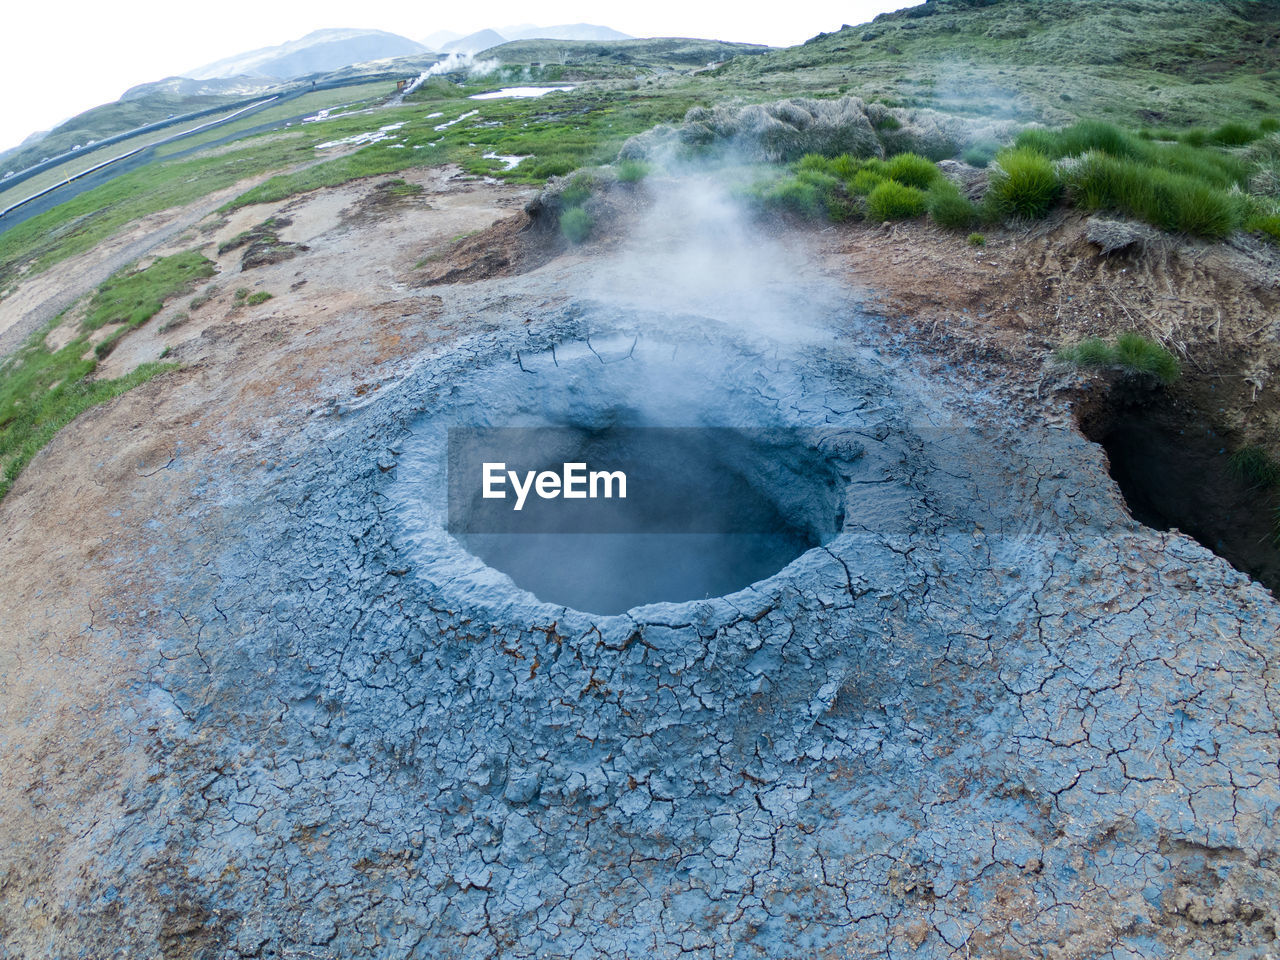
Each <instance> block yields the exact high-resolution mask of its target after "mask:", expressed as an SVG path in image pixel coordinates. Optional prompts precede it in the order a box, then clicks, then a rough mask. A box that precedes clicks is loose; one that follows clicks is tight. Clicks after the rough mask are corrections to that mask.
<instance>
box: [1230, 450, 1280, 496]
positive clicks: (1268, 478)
mask: <svg viewBox="0 0 1280 960" xmlns="http://www.w3.org/2000/svg"><path fill="white" fill-rule="evenodd" d="M1228 463H1229V464H1230V466H1231V471H1232V472H1233V473H1234V474H1235V475H1236V476H1237V477H1239V478H1240V479H1241V480H1243V481H1245V482H1246V483H1251V484H1253V485H1254V486H1258V487H1264V488H1266V487H1274V486H1277V485H1280V463H1277V462H1276V461H1275V459H1273V458H1272V456H1271V455H1270V454H1269V453H1268V452H1267V451H1266V450H1265V449H1264V448H1263V447H1257V446H1250V447H1241V448H1240V449H1239V450H1237V451H1236V452H1235V453H1233V454H1231V457H1230V459H1229V460H1228Z"/></svg>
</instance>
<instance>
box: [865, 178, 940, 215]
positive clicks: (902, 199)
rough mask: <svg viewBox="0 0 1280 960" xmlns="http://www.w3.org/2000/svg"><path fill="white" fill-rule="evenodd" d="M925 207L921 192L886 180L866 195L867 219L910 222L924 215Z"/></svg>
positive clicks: (925, 200) (923, 196) (923, 194)
mask: <svg viewBox="0 0 1280 960" xmlns="http://www.w3.org/2000/svg"><path fill="white" fill-rule="evenodd" d="M926 206H927V199H926V197H925V193H924V191H923V190H920V189H918V188H916V187H909V186H906V185H905V184H902V183H899V182H898V181H896V180H886V181H885V182H884V183H882V184H880V186H878V187H876V188H875V189H874V190H872V191H871V192H870V193H869V194H867V219H868V220H879V221H886V220H910V219H911V218H912V217H918V216H920V214H922V213H924V212H925V208H926Z"/></svg>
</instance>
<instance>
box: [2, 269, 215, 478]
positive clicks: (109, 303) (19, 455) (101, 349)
mask: <svg viewBox="0 0 1280 960" xmlns="http://www.w3.org/2000/svg"><path fill="white" fill-rule="evenodd" d="M212 272H213V265H212V264H211V263H210V262H209V261H208V260H206V259H205V258H204V257H203V256H201V255H200V254H199V253H198V252H196V251H187V252H185V253H178V254H174V255H173V256H170V257H162V258H161V259H159V260H156V261H155V262H154V263H153V264H151V265H150V266H149V267H146V268H145V269H142V270H123V271H121V272H120V273H117V274H115V275H114V276H112V277H109V278H108V279H107V280H106V282H104V283H103V284H102V285H101V286H99V287H98V289H97V290H96V291H95V292H94V294H93V296H92V297H91V298H90V300H89V304H88V307H87V310H86V314H85V318H84V320H83V321H82V323H81V325H80V327H79V329H78V330H77V335H76V336H75V337H74V339H72V341H71V342H70V343H68V344H67V345H66V346H64V347H62V348H61V349H60V350H56V351H55V350H50V349H49V348H48V346H47V345H46V343H45V339H46V337H47V335H48V333H49V331H51V330H52V329H53V328H54V327H55V326H57V325H58V324H59V323H60V322H61V321H62V318H61V317H59V318H57V319H55V320H54V321H52V322H51V323H50V324H49V325H48V326H46V327H45V328H44V329H42V330H39V331H37V332H36V333H35V334H33V335H32V336H31V337H30V338H28V340H27V342H26V343H25V344H23V346H22V347H21V348H20V349H19V350H18V351H17V352H16V353H14V354H13V355H12V356H10V357H9V358H7V359H6V360H5V361H3V362H2V363H0V497H3V496H4V495H5V494H6V493H7V492H8V491H9V488H10V487H11V486H12V485H13V482H14V480H15V479H17V477H18V474H19V473H21V472H22V470H23V468H25V467H26V465H27V464H28V463H30V462H31V458H32V457H34V456H35V455H36V454H37V453H38V452H39V451H40V450H41V449H42V448H43V447H44V446H45V444H47V443H48V442H49V441H50V440H52V439H53V437H54V435H55V434H57V432H58V431H59V430H61V429H62V428H63V427H64V426H66V425H67V424H68V423H70V422H71V421H72V420H74V419H75V418H76V417H77V416H79V415H80V414H81V413H82V412H84V411H85V410H87V409H88V408H89V407H92V406H94V405H96V404H99V403H103V402H105V401H106V400H110V399H111V398H112V397H116V396H119V395H120V394H122V393H124V392H125V391H126V390H129V389H131V388H133V387H135V386H137V385H138V384H139V383H143V382H145V381H147V380H149V379H151V378H152V377H154V376H156V375H157V374H159V373H163V372H164V371H166V370H171V369H173V367H174V366H176V365H175V364H164V363H148V364H143V365H142V366H140V367H138V368H137V369H136V370H134V371H133V372H132V373H130V374H128V375H127V376H124V377H118V378H116V379H114V380H89V379H87V378H88V377H89V376H90V375H91V374H92V373H93V372H94V370H95V369H96V368H97V365H98V361H99V360H100V359H101V358H103V357H105V356H106V355H107V354H108V353H110V352H111V350H112V348H113V347H114V346H115V345H116V344H117V343H118V342H119V341H120V338H121V337H123V336H124V335H125V334H126V333H128V332H129V331H130V330H133V329H135V328H136V327H138V326H140V325H141V324H143V323H146V322H147V321H148V320H149V319H151V318H152V317H153V316H155V315H156V314H157V313H158V312H159V311H160V309H161V308H162V307H163V306H164V303H165V301H166V300H169V299H171V298H173V297H175V296H177V295H179V294H181V293H182V292H183V291H185V290H187V289H189V288H190V286H191V284H193V283H194V282H195V281H196V280H198V279H200V278H202V277H207V276H210V275H211V274H212ZM117 323H119V324H123V325H124V326H122V327H121V328H120V329H119V330H117V331H115V332H113V333H112V334H111V335H110V336H109V337H107V338H106V339H105V340H103V341H101V342H100V343H99V344H98V345H97V346H96V347H94V348H93V349H92V350H90V348H89V343H90V340H89V338H90V334H91V333H92V332H93V331H94V330H99V329H101V328H102V327H104V326H107V325H109V324H117Z"/></svg>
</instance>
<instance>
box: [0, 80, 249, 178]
mask: <svg viewBox="0 0 1280 960" xmlns="http://www.w3.org/2000/svg"><path fill="white" fill-rule="evenodd" d="M236 86H238V84H237V85H236ZM177 87H178V90H177V91H176V92H175V91H174V90H173V89H172V85H170V84H169V83H168V82H166V81H160V82H159V83H158V84H157V86H156V87H155V88H153V89H150V90H148V91H141V90H138V89H137V88H134V90H133V91H131V94H132V95H126V97H122V98H121V99H120V100H117V101H115V102H114V103H104V104H103V105H102V106H99V107H94V108H93V109H92V110H86V111H85V112H84V113H80V114H77V115H76V116H74V117H72V118H71V119H70V120H68V121H66V122H65V123H61V124H59V125H58V126H56V127H54V128H53V129H52V130H50V131H49V132H48V133H47V134H46V135H45V136H44V137H42V138H41V139H40V140H38V141H36V142H35V143H33V144H30V145H29V146H25V147H19V148H18V149H16V150H13V151H12V152H10V153H7V154H5V155H4V157H3V159H2V160H0V174H3V173H4V172H5V171H6V170H15V171H17V170H22V169H24V168H26V167H29V166H32V165H33V164H36V163H39V162H40V161H41V160H42V159H44V158H45V157H53V156H56V155H58V154H60V153H63V152H65V151H67V150H70V149H71V148H72V147H73V146H75V145H76V144H81V145H82V146H87V145H89V144H90V143H91V142H92V141H97V140H102V139H104V138H105V137H110V136H114V135H115V134H117V133H123V132H124V131H126V130H132V129H133V128H135V127H140V126H143V125H145V124H148V123H156V122H157V121H160V120H164V119H165V118H167V117H169V116H171V115H173V114H184V113H192V112H194V111H197V110H204V109H206V108H208V107H216V106H219V105H221V104H224V103H232V102H234V101H236V100H239V99H241V97H242V96H243V94H238V93H235V92H229V93H220V94H196V95H193V94H190V93H185V92H182V89H183V87H185V84H181V83H179V84H177Z"/></svg>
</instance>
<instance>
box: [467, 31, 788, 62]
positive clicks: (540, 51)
mask: <svg viewBox="0 0 1280 960" xmlns="http://www.w3.org/2000/svg"><path fill="white" fill-rule="evenodd" d="M769 49H770V48H769V47H766V46H762V45H760V44H754V43H726V42H724V41H721V40H698V39H692V38H685V37H650V38H646V39H637V40H611V41H607V42H601V41H585V40H546V39H537V40H516V41H513V42H511V43H504V44H501V45H500V46H495V47H491V48H489V49H488V50H485V51H484V55H485V57H486V58H488V59H493V60H497V61H499V62H500V63H504V64H516V63H534V62H540V63H543V64H558V65H561V66H610V65H612V66H623V67H626V66H629V65H634V66H640V67H655V66H656V67H668V68H672V69H680V68H698V67H705V66H706V65H707V64H709V63H713V62H717V61H721V60H727V59H729V58H730V57H737V56H748V57H749V56H756V55H759V54H762V53H765V52H766V51H767V50H769Z"/></svg>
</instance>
